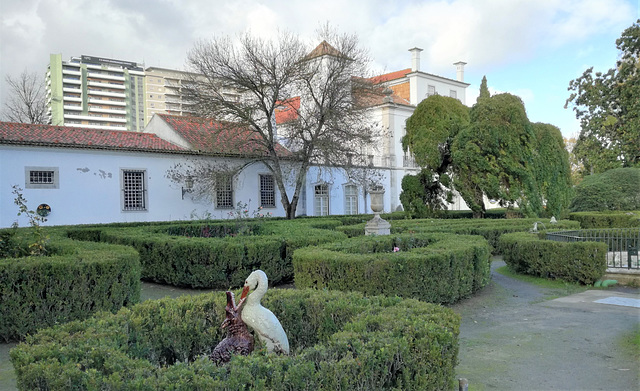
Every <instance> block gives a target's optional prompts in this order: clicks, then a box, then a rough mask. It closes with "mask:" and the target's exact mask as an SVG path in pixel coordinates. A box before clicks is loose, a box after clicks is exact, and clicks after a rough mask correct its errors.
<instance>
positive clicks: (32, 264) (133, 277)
mask: <svg viewBox="0 0 640 391" xmlns="http://www.w3.org/2000/svg"><path fill="white" fill-rule="evenodd" d="M45 231H46V232H47V233H49V234H51V239H50V243H49V245H48V246H47V249H48V252H49V256H29V257H22V258H2V259H0V308H1V309H2V316H1V317H0V339H2V340H4V341H9V340H18V339H21V338H23V337H24V336H25V335H27V334H29V333H33V332H35V331H36V330H37V329H40V328H42V327H49V326H52V325H54V324H57V323H61V322H67V321H70V320H75V319H84V318H86V317H87V316H90V315H91V314H93V313H95V312H96V311H101V310H106V311H116V310H118V309H120V307H122V306H126V305H130V304H134V303H137V302H138V301H139V299H140V263H139V260H138V254H136V252H135V250H133V249H132V248H130V247H125V246H114V245H107V244H102V243H88V242H77V241H73V240H70V239H67V238H65V237H64V236H63V235H62V234H61V233H60V232H59V231H54V230H51V229H45Z"/></svg>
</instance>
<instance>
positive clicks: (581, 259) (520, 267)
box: [500, 232, 607, 284]
mask: <svg viewBox="0 0 640 391" xmlns="http://www.w3.org/2000/svg"><path fill="white" fill-rule="evenodd" d="M500 249H501V252H502V255H503V258H504V261H505V263H506V264H507V265H509V266H510V267H511V268H512V269H513V270H514V271H516V272H518V273H523V274H531V275H534V276H539V277H545V278H554V279H555V278H557V279H561V280H565V281H570V282H579V283H582V284H593V283H594V282H595V281H597V280H598V279H600V278H601V277H602V276H603V275H604V273H605V272H606V270H607V259H606V256H607V244H606V243H598V242H555V241H551V240H544V239H542V238H540V237H539V236H538V235H535V234H530V233H522V232H518V233H511V234H505V235H502V236H501V237H500Z"/></svg>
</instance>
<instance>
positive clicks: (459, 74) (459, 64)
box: [453, 61, 467, 81]
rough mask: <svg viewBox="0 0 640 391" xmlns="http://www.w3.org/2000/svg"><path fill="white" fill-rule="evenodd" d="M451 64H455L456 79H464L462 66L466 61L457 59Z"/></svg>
mask: <svg viewBox="0 0 640 391" xmlns="http://www.w3.org/2000/svg"><path fill="white" fill-rule="evenodd" d="M453 65H455V66H456V71H457V72H456V79H457V80H458V81H464V66H465V65H467V63H466V62H463V61H458V62H454V63H453Z"/></svg>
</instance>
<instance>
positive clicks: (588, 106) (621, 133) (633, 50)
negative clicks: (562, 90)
mask: <svg viewBox="0 0 640 391" xmlns="http://www.w3.org/2000/svg"><path fill="white" fill-rule="evenodd" d="M616 47H617V48H618V50H620V56H619V60H618V61H617V63H616V65H615V67H614V68H611V69H609V70H608V71H607V72H605V73H602V72H594V71H593V67H591V68H589V69H587V70H586V71H585V72H584V73H583V74H582V76H580V77H579V78H577V79H575V80H572V81H571V82H570V83H569V91H571V95H570V96H569V98H568V99H567V102H566V104H565V107H567V106H568V105H569V104H571V105H572V106H573V109H574V111H575V113H576V118H577V119H579V120H580V124H581V128H582V129H581V131H580V136H579V137H578V140H577V142H576V146H575V148H574V151H573V152H574V153H575V155H576V156H577V157H578V159H579V161H580V162H581V163H582V164H583V166H584V170H585V173H591V174H593V173H601V172H604V171H606V170H609V169H613V168H619V167H634V166H637V165H638V164H640V148H639V147H638V140H640V101H639V100H638V96H640V67H639V64H640V62H639V61H640V20H638V21H637V22H636V23H634V24H633V25H632V26H631V27H629V28H628V29H626V30H625V31H623V32H622V35H621V37H620V38H619V39H617V40H616Z"/></svg>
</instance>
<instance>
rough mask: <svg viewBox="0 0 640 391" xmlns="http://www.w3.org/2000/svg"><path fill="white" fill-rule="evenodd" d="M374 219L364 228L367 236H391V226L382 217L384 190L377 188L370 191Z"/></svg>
mask: <svg viewBox="0 0 640 391" xmlns="http://www.w3.org/2000/svg"><path fill="white" fill-rule="evenodd" d="M369 195H370V197H371V210H372V211H373V218H372V219H371V220H369V221H368V222H367V224H366V225H365V227H364V234H365V235H389V234H391V224H389V222H387V221H385V220H383V219H382V218H381V217H380V213H382V211H383V207H384V188H382V187H377V188H375V189H372V190H370V191H369Z"/></svg>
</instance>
